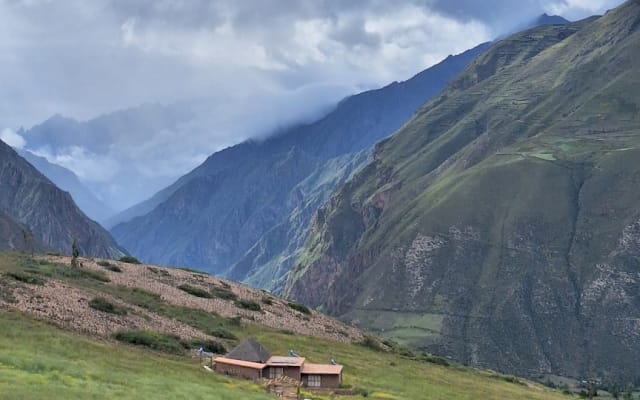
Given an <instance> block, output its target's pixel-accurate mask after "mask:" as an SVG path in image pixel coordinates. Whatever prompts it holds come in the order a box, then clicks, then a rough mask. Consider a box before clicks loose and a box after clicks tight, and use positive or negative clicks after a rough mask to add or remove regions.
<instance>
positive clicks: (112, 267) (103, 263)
mask: <svg viewBox="0 0 640 400" xmlns="http://www.w3.org/2000/svg"><path fill="white" fill-rule="evenodd" d="M96 264H98V265H99V266H101V267H103V268H104V269H107V270H109V271H113V272H122V268H120V267H118V266H117V265H115V264H111V263H110V262H109V261H104V260H100V261H98V262H97V263H96Z"/></svg>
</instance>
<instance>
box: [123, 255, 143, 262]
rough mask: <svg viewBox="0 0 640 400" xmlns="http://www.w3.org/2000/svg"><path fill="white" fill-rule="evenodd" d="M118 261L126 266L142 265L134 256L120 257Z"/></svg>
mask: <svg viewBox="0 0 640 400" xmlns="http://www.w3.org/2000/svg"><path fill="white" fill-rule="evenodd" d="M120 261H122V262H125V263H127V264H142V263H141V262H140V261H139V260H138V259H137V258H135V257H134V256H122V257H120Z"/></svg>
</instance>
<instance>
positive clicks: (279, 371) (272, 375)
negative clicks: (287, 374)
mask: <svg viewBox="0 0 640 400" xmlns="http://www.w3.org/2000/svg"><path fill="white" fill-rule="evenodd" d="M283 374H284V368H282V367H271V368H269V379H276V378H280V377H281V376H282V375H283Z"/></svg>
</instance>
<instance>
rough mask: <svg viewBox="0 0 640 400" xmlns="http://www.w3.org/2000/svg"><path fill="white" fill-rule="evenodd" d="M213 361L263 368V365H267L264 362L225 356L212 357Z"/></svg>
mask: <svg viewBox="0 0 640 400" xmlns="http://www.w3.org/2000/svg"><path fill="white" fill-rule="evenodd" d="M213 361H214V362H216V363H220V364H227V365H236V366H238V367H247V368H253V369H264V367H266V366H267V365H266V364H260V363H255V362H251V361H243V360H234V359H232V358H226V357H216V358H214V359H213Z"/></svg>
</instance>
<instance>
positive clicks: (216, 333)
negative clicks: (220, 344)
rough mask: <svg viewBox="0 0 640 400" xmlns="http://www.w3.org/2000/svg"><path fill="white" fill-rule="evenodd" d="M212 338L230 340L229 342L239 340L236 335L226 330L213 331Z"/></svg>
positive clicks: (217, 329)
mask: <svg viewBox="0 0 640 400" xmlns="http://www.w3.org/2000/svg"><path fill="white" fill-rule="evenodd" d="M211 336H215V337H217V338H220V339H228V340H237V339H238V338H237V336H236V335H234V334H233V333H231V332H229V331H228V330H226V329H224V328H216V329H214V330H213V331H211Z"/></svg>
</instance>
